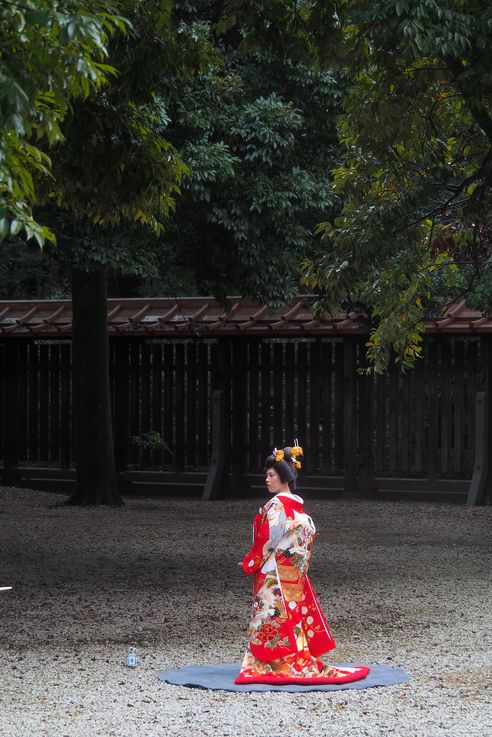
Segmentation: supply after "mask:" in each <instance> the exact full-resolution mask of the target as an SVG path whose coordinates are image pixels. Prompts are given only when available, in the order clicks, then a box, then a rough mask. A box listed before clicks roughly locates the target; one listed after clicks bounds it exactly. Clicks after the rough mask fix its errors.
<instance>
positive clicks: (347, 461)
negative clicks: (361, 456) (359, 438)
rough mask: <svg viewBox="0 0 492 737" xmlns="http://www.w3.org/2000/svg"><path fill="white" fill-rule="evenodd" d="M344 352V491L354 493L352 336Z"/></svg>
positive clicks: (354, 381) (353, 360) (353, 372)
mask: <svg viewBox="0 0 492 737" xmlns="http://www.w3.org/2000/svg"><path fill="white" fill-rule="evenodd" d="M343 348H344V353H343V493H344V496H345V497H347V496H351V495H353V494H354V491H355V486H356V461H357V458H356V448H355V392H356V374H355V369H356V354H355V351H356V345H355V340H354V339H353V337H352V336H350V337H349V336H347V337H346V338H345V340H344V346H343Z"/></svg>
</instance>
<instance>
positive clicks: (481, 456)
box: [466, 392, 489, 507]
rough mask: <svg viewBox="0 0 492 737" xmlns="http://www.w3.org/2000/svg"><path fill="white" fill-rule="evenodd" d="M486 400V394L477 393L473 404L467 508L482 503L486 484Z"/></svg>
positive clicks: (487, 432)
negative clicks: (473, 442) (472, 455)
mask: <svg viewBox="0 0 492 737" xmlns="http://www.w3.org/2000/svg"><path fill="white" fill-rule="evenodd" d="M487 399H488V395H487V392H477V397H476V404H475V408H476V409H475V460H474V463H473V476H472V480H471V482H470V489H469V491H468V498H467V500H466V506H467V507H472V506H474V505H475V504H480V503H481V502H482V499H483V497H484V492H485V487H486V484H487V475H488V466H489V454H488V444H489V443H488V437H489V427H488V425H489V423H488V413H487V405H488V401H487Z"/></svg>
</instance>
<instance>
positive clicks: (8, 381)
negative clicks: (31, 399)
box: [2, 338, 20, 485]
mask: <svg viewBox="0 0 492 737" xmlns="http://www.w3.org/2000/svg"><path fill="white" fill-rule="evenodd" d="M17 357H18V342H17V341H16V340H15V339H12V338H11V339H10V340H6V341H5V416H4V428H5V452H4V461H3V474H2V484H4V485H8V484H9V483H12V481H13V479H14V478H15V476H16V474H15V470H16V468H17V465H18V459H19V409H20V408H19V407H18V400H19V397H18V385H17V374H18V371H19V366H18V361H17Z"/></svg>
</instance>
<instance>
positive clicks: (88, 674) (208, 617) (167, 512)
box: [0, 488, 492, 737]
mask: <svg viewBox="0 0 492 737" xmlns="http://www.w3.org/2000/svg"><path fill="white" fill-rule="evenodd" d="M265 494H266V492H265ZM61 498H63V497H60V496H59V495H54V494H47V493H43V492H36V491H29V490H23V489H8V488H3V489H0V525H1V530H2V537H3V544H2V546H1V553H0V570H1V576H0V585H8V584H10V585H13V587H14V589H13V591H11V592H10V593H5V594H0V616H1V619H0V622H1V631H0V647H1V659H2V665H1V670H2V676H1V680H0V734H1V737H42V736H44V735H48V736H49V737H93V736H98V735H104V737H133V736H137V735H138V737H161V736H162V737H172V736H173V735H180V736H181V735H183V737H184V736H185V735H186V737H194V735H216V736H217V737H228V736H230V737H284V736H286V735H289V737H291V736H292V735H294V736H295V735H313V736H314V735H317V736H318V735H323V736H325V735H326V736H328V737H331V736H333V737H349V735H350V737H359V736H362V735H364V736H370V737H372V736H374V737H389V736H390V735H398V737H400V736H401V737H407V736H408V737H415V735H426V736H429V737H461V736H463V737H465V735H466V737H471V736H474V735H480V736H481V737H482V736H483V735H485V734H487V733H488V734H491V733H492V717H491V708H490V703H491V700H490V691H488V690H487V684H488V683H489V684H490V668H489V671H488V672H487V668H488V667H489V666H490V662H491V659H490V650H491V648H490V645H491V641H492V638H491V627H490V625H491V619H490V519H491V517H492V509H491V508H490V507H480V508H475V509H471V510H470V509H466V508H465V507H461V506H456V505H453V504H438V503H420V502H409V501H400V502H398V501H375V502H373V501H367V500H357V499H352V500H340V499H333V500H327V501H323V500H320V499H311V500H310V499H308V498H307V497H306V498H305V508H306V511H308V512H309V514H311V515H312V517H313V519H314V521H315V524H316V527H317V538H316V544H315V549H314V554H313V560H312V565H311V569H310V576H311V580H312V582H313V585H314V587H315V589H316V591H317V593H318V596H319V599H320V602H321V605H322V607H323V610H324V612H325V615H326V617H327V619H328V622H329V623H330V626H331V629H332V632H333V635H334V637H335V640H336V642H337V647H336V649H335V650H333V651H331V652H330V653H329V654H328V655H327V656H325V658H324V660H325V661H326V662H333V663H337V662H342V661H353V662H361V663H380V664H383V663H386V664H389V665H395V666H398V667H403V668H405V669H406V670H407V671H408V672H409V674H410V676H411V681H410V683H407V684H400V685H394V686H388V687H385V688H372V689H368V690H362V691H356V690H353V691H350V690H348V691H347V690H346V691H339V692H331V693H330V692H328V693H326V692H324V693H323V692H310V693H305V694H288V693H272V692H270V693H250V694H248V693H230V692H226V691H206V690H202V689H190V688H186V687H180V686H173V685H170V684H165V683H162V682H160V681H159V680H158V679H157V675H156V674H157V671H158V670H161V669H165V668H171V667H180V666H184V665H186V664H188V663H192V662H194V663H205V662H214V663H217V662H231V663H232V662H237V663H238V664H239V663H240V661H241V660H242V657H243V652H244V647H245V645H246V633H247V619H248V615H249V608H250V597H251V579H248V578H246V577H245V576H244V574H243V573H242V572H241V570H240V569H239V567H238V566H237V561H239V560H241V558H242V557H243V555H244V554H245V553H246V552H247V549H248V548H249V544H250V538H251V522H252V519H253V516H254V514H256V511H257V509H258V506H259V505H260V504H261V500H259V499H234V500H228V501H217V502H202V501H200V500H198V499H190V498H184V499H181V500H180V499H179V498H178V497H177V496H175V497H166V498H163V499H138V500H137V499H128V500H127V503H126V505H125V507H123V508H120V509H105V508H98V509H74V508H69V507H60V506H54V505H56V504H57V503H59V502H60V499H61ZM131 645H135V646H136V647H137V648H138V655H139V660H138V666H137V668H136V669H130V668H128V667H127V666H126V665H125V658H126V654H127V650H128V647H129V646H131Z"/></svg>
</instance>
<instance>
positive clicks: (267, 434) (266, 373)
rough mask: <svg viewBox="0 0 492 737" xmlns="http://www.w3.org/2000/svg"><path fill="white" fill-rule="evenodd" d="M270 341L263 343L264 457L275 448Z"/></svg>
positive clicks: (262, 441)
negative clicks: (271, 428) (273, 439)
mask: <svg viewBox="0 0 492 737" xmlns="http://www.w3.org/2000/svg"><path fill="white" fill-rule="evenodd" d="M270 388H271V386H270V343H268V342H266V341H265V342H263V343H262V344H261V448H262V457H263V455H265V457H266V454H268V453H269V452H270V450H272V448H273V441H272V438H271V431H270V420H271V408H270Z"/></svg>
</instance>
